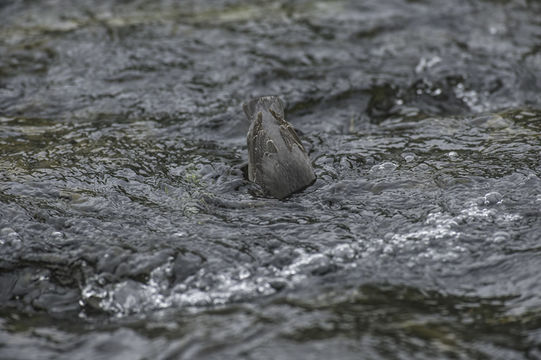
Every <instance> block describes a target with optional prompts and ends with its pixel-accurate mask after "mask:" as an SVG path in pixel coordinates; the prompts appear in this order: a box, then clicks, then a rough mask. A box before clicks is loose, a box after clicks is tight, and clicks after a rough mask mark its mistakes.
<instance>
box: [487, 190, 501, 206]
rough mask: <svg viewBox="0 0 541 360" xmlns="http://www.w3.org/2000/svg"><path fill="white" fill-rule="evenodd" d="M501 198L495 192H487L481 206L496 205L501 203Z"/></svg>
mask: <svg viewBox="0 0 541 360" xmlns="http://www.w3.org/2000/svg"><path fill="white" fill-rule="evenodd" d="M502 198H503V196H502V195H501V194H500V193H499V192H496V191H493V192H489V193H488V194H486V195H485V197H484V198H483V204H484V205H487V206H490V205H496V204H499V203H500V202H501V201H502Z"/></svg>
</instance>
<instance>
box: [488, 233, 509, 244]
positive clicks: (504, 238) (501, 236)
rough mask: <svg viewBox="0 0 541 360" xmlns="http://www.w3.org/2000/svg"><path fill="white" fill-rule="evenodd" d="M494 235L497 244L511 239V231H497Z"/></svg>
mask: <svg viewBox="0 0 541 360" xmlns="http://www.w3.org/2000/svg"><path fill="white" fill-rule="evenodd" d="M493 236H494V237H493V239H492V241H493V242H495V243H496V244H499V243H505V242H507V241H508V240H509V233H507V232H505V231H496V232H495V233H494V235H493Z"/></svg>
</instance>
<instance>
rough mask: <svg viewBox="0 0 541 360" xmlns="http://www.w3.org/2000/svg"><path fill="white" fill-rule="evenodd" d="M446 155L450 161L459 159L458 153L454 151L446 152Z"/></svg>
mask: <svg viewBox="0 0 541 360" xmlns="http://www.w3.org/2000/svg"><path fill="white" fill-rule="evenodd" d="M447 156H449V159H451V161H458V160H460V157H459V156H458V153H457V152H456V151H450V152H448V153H447Z"/></svg>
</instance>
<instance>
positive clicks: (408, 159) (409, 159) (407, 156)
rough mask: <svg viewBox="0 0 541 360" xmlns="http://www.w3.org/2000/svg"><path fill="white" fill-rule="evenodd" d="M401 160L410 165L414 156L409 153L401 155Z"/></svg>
mask: <svg viewBox="0 0 541 360" xmlns="http://www.w3.org/2000/svg"><path fill="white" fill-rule="evenodd" d="M402 158H403V159H404V160H405V161H406V162H407V163H410V162H412V161H413V160H415V154H414V153H410V152H405V153H402Z"/></svg>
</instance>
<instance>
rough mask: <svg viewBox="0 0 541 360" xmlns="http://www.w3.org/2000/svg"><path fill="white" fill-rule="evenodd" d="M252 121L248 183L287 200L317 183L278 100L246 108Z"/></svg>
mask: <svg viewBox="0 0 541 360" xmlns="http://www.w3.org/2000/svg"><path fill="white" fill-rule="evenodd" d="M242 107H243V110H244V113H245V114H246V117H247V118H248V120H249V121H250V127H249V129H248V134H247V136H246V140H247V145H248V180H250V181H252V182H254V183H256V184H258V185H259V186H260V187H261V188H262V189H263V191H264V192H265V193H266V194H267V195H270V196H271V197H274V198H277V199H284V198H286V197H288V196H289V195H291V194H293V193H295V192H298V191H301V190H303V189H304V188H306V187H308V186H310V185H311V184H312V183H313V182H314V181H315V179H316V175H315V173H314V168H313V167H312V162H311V161H310V158H309V157H308V154H307V153H306V149H305V148H304V146H303V145H302V142H301V140H300V139H299V137H298V136H297V133H296V132H295V129H294V128H293V126H292V125H291V124H290V123H289V122H287V121H286V120H285V117H284V103H283V101H282V100H281V99H280V98H279V97H278V96H262V97H258V98H255V99H252V100H250V101H248V102H247V103H244V104H243V106H242Z"/></svg>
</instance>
